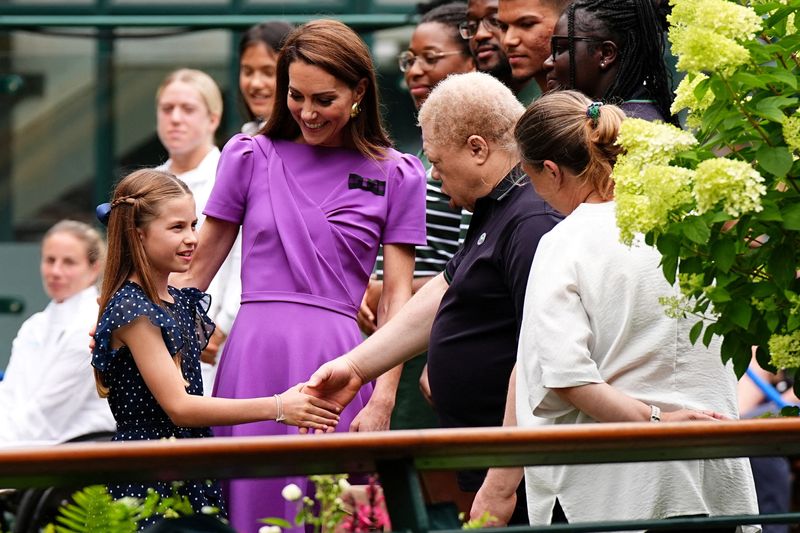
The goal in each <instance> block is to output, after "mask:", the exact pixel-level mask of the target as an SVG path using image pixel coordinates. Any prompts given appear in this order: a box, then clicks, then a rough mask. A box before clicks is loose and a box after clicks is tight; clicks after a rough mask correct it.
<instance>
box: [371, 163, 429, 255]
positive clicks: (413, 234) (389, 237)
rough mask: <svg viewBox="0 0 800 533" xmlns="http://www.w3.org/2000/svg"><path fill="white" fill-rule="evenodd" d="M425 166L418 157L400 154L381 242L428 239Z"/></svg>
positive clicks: (404, 242) (423, 241) (398, 242)
mask: <svg viewBox="0 0 800 533" xmlns="http://www.w3.org/2000/svg"><path fill="white" fill-rule="evenodd" d="M425 182H426V178H425V169H424V168H423V167H422V163H421V162H420V160H419V159H417V158H416V157H414V156H413V155H409V154H402V155H400V159H399V160H398V162H397V166H396V167H395V171H394V176H393V177H392V180H391V184H390V187H389V205H388V211H387V216H386V226H385V227H384V231H383V238H382V241H381V243H382V244H414V245H423V244H425V243H426V242H427V240H426V232H425Z"/></svg>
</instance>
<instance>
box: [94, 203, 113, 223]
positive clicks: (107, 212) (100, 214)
mask: <svg viewBox="0 0 800 533" xmlns="http://www.w3.org/2000/svg"><path fill="white" fill-rule="evenodd" d="M94 213H95V215H97V220H99V221H100V223H101V224H103V225H104V226H108V217H109V216H111V204H110V203H108V202H106V203H104V204H100V205H98V206H97V207H96V208H95V209H94Z"/></svg>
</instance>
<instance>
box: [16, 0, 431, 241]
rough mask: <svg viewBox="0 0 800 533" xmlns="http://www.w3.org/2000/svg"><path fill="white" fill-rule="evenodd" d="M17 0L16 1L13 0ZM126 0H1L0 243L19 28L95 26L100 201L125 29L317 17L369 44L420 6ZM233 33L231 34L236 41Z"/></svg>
mask: <svg viewBox="0 0 800 533" xmlns="http://www.w3.org/2000/svg"><path fill="white" fill-rule="evenodd" d="M12 1H13V0H12ZM123 2H125V0H116V1H112V0H84V1H83V2H81V3H77V2H75V3H70V2H61V3H59V2H53V3H51V4H27V3H24V1H19V0H18V1H17V2H15V3H9V2H0V241H7V240H10V239H11V234H12V218H11V213H12V209H11V198H12V190H11V177H10V176H11V172H10V161H11V157H12V154H11V153H10V150H11V148H10V144H11V143H10V142H9V141H10V139H9V138H7V137H6V135H7V133H6V132H8V131H9V127H10V109H11V107H12V104H13V102H14V101H15V99H16V98H17V96H18V95H19V94H22V93H23V92H24V91H26V90H28V89H29V88H30V87H27V86H26V85H29V84H30V83H35V82H32V81H31V80H26V79H25V78H23V77H21V76H20V75H18V74H15V73H14V72H12V70H11V58H10V56H9V54H8V53H5V52H7V51H8V49H9V44H8V43H9V40H10V39H9V35H10V32H11V31H15V30H32V31H38V30H43V29H49V30H51V31H52V30H54V29H63V28H91V29H93V31H94V32H95V43H96V44H95V47H96V48H95V50H96V54H95V56H96V58H95V73H96V79H97V87H96V92H95V98H94V109H95V112H96V113H95V116H96V117H97V119H96V121H97V123H96V125H95V130H94V148H95V150H94V151H95V155H94V170H95V180H94V197H95V198H94V200H95V201H96V202H95V203H99V202H100V201H102V199H103V198H104V197H105V195H106V193H107V191H108V190H109V188H110V186H111V181H112V176H113V175H114V156H113V154H114V146H115V139H114V129H113V127H112V126H113V124H112V120H113V105H114V99H115V86H114V76H113V66H114V43H115V41H116V40H117V39H119V38H120V36H119V35H117V34H116V30H118V29H120V28H171V29H173V28H174V29H180V30H184V31H198V30H209V29H227V30H231V31H241V30H243V29H245V28H248V27H249V26H252V25H253V24H257V23H259V22H263V21H267V20H271V19H274V20H284V21H288V22H292V23H295V24H300V23H303V22H306V21H308V20H311V19H313V18H318V17H320V16H324V17H331V18H336V19H338V20H341V21H342V22H344V23H345V24H348V25H349V26H351V27H352V28H354V29H355V30H356V31H358V32H360V33H361V34H365V35H366V37H367V42H368V43H369V35H368V34H369V33H371V32H373V31H376V30H381V29H386V28H393V27H398V26H403V25H406V24H409V23H410V22H411V21H412V20H413V14H414V11H415V4H414V3H413V2H410V1H408V0H406V1H405V2H402V1H401V2H391V1H389V0H386V1H381V0H321V1H309V0H285V1H283V2H276V1H275V0H261V1H258V0H220V1H218V2H214V3H205V4H200V5H197V4H189V3H172V2H169V1H166V0H165V1H151V2H137V3H135V4H133V3H130V2H127V3H123ZM235 41H236V39H232V42H233V43H234V46H235ZM230 57H231V59H230V62H229V66H228V71H229V76H230V78H229V79H230V80H231V81H232V82H233V83H232V84H231V86H233V87H236V86H237V85H238V64H237V51H236V50H234V51H233V52H232V53H231V56H230ZM235 98H236V96H235V91H228V94H227V95H226V99H227V101H226V102H225V105H226V107H228V108H229V109H234V108H235ZM228 121H229V122H230V123H229V124H227V125H226V126H227V127H228V129H229V130H230V131H234V130H235V129H236V124H235V123H236V122H237V118H236V117H235V116H233V114H230V115H229V116H228Z"/></svg>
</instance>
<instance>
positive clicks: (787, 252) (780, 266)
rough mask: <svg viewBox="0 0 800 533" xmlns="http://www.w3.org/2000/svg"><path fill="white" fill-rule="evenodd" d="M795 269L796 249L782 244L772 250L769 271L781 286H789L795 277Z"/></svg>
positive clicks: (784, 287) (768, 263) (768, 265)
mask: <svg viewBox="0 0 800 533" xmlns="http://www.w3.org/2000/svg"><path fill="white" fill-rule="evenodd" d="M795 269H796V265H795V260H794V251H793V250H792V247H791V246H789V245H787V244H782V245H780V246H779V247H777V248H775V249H774V250H773V251H772V254H771V255H770V256H769V260H768V262H767V273H769V275H770V276H772V279H773V280H774V281H775V284H776V285H777V286H778V287H779V288H782V289H787V288H788V287H789V285H790V284H791V283H792V282H793V281H794V279H795V272H796V270H795Z"/></svg>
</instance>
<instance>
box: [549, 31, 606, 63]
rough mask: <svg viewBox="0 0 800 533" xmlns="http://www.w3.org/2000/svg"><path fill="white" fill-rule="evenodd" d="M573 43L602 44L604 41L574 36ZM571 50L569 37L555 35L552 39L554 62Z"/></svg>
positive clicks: (551, 47)
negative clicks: (558, 56)
mask: <svg viewBox="0 0 800 533" xmlns="http://www.w3.org/2000/svg"><path fill="white" fill-rule="evenodd" d="M572 40H573V41H584V42H589V43H591V42H594V43H602V42H603V39H598V38H597V37H582V36H577V35H576V36H573V37H572ZM568 49H569V35H553V36H552V37H550V57H552V58H553V62H555V60H556V56H557V55H559V54H561V53H563V52H566V51H568Z"/></svg>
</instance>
